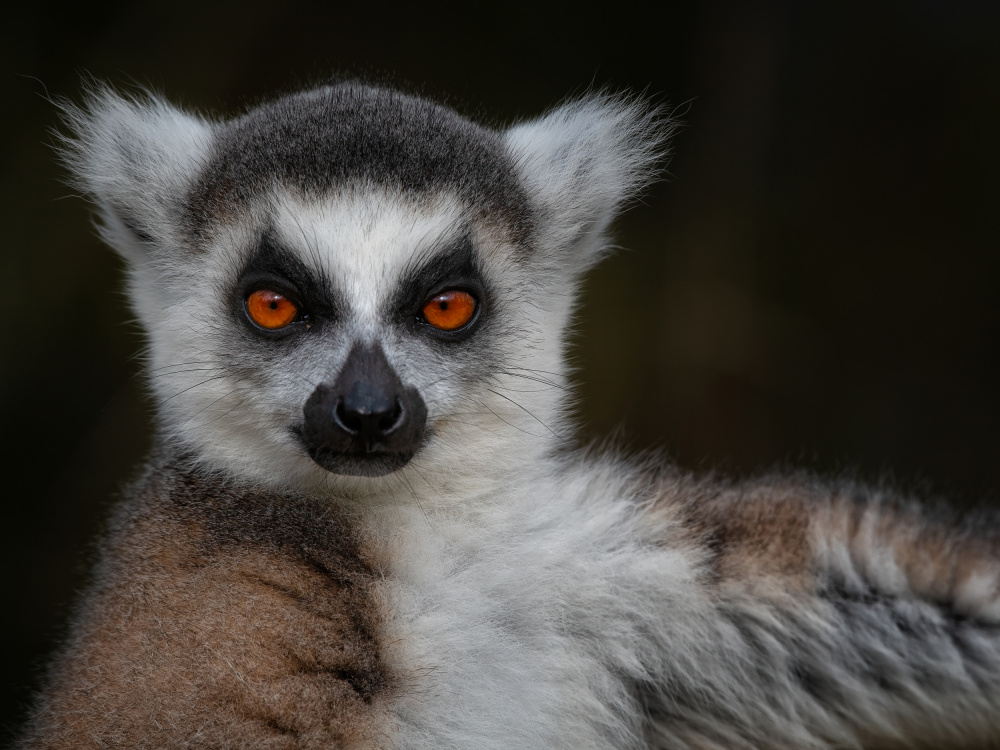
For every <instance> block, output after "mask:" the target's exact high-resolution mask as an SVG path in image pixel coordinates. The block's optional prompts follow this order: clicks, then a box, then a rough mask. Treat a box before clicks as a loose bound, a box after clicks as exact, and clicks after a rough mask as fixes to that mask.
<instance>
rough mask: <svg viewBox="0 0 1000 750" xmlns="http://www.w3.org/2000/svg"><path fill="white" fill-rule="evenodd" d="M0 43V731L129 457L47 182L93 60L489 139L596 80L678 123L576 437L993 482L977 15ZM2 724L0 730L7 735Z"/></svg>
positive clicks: (103, 324)
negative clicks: (352, 79) (453, 120)
mask: <svg viewBox="0 0 1000 750" xmlns="http://www.w3.org/2000/svg"><path fill="white" fill-rule="evenodd" d="M18 13H19V14H20V15H19V16H15V17H13V18H12V17H10V16H7V17H6V18H5V20H4V24H3V25H4V31H3V32H2V33H3V38H0V47H2V49H0V55H2V56H3V65H2V68H0V71H2V76H0V81H2V83H0V85H2V86H3V87H4V97H3V101H4V110H3V113H4V116H3V118H2V122H0V127H2V128H3V139H2V141H0V144H2V146H0V148H2V150H0V179H2V191H3V196H2V200H0V206H2V210H3V212H4V218H3V224H2V227H3V232H2V235H0V237H2V239H0V242H2V243H3V247H2V251H0V269H2V276H0V279H2V282H3V284H2V301H0V305H2V308H0V309H2V310H3V316H2V321H3V323H2V325H0V364H2V367H0V426H2V435H3V438H2V442H0V447H2V452H0V455H2V462H3V465H2V467H0V477H2V481H3V484H2V488H3V489H2V492H3V503H4V505H3V518H4V521H3V523H2V525H0V528H2V539H0V560H2V562H0V565H2V568H0V571H2V572H0V580H2V584H3V587H4V590H3V596H2V599H0V601H2V602H3V606H2V610H0V617H2V623H0V628H2V631H0V632H2V635H3V638H2V640H0V643H2V644H3V645H2V647H0V731H2V730H3V728H4V727H6V728H10V727H14V726H16V724H17V722H18V721H19V720H20V716H21V715H22V712H23V708H24V705H25V701H26V700H27V699H28V696H29V694H30V693H29V689H30V686H31V685H32V683H33V681H34V680H35V679H36V677H35V676H36V675H37V672H38V670H39V667H40V665H41V664H43V663H44V659H45V656H46V654H47V653H48V650H49V649H50V648H51V644H52V643H53V642H54V639H55V638H57V637H58V635H59V634H60V632H61V628H62V626H63V622H64V618H65V616H66V613H67V609H68V606H69V603H70V602H71V601H72V597H73V594H74V591H76V590H77V589H78V588H79V586H80V584H81V582H82V581H83V579H84V576H85V571H86V561H87V558H88V554H89V552H88V540H90V539H91V538H92V537H93V536H94V534H95V533H96V532H97V531H98V529H99V528H100V524H101V519H102V517H103V515H104V514H105V512H106V510H107V507H108V504H109V502H110V499H111V498H112V496H113V494H114V493H115V491H116V489H117V488H118V487H119V486H120V484H121V482H122V481H123V480H124V479H126V478H127V477H128V476H129V474H130V472H131V471H132V468H133V467H134V466H135V465H136V463H137V462H138V461H140V460H141V458H142V456H143V452H144V451H145V449H146V447H147V445H148V438H147V434H148V430H149V405H148V403H147V402H146V401H145V400H144V397H143V392H142V388H141V385H140V383H139V381H138V380H133V379H132V378H133V376H134V375H135V373H136V368H137V365H136V361H135V359H134V355H135V353H136V352H137V350H138V349H139V347H140V345H141V338H140V336H139V334H138V332H137V331H136V330H135V328H134V327H133V326H132V325H131V324H129V323H128V322H127V321H128V319H129V313H128V311H127V309H126V306H125V304H124V300H123V298H122V296H121V294H120V289H121V274H120V270H121V269H120V267H119V264H118V262H117V260H116V259H115V258H114V257H113V256H112V254H111V253H110V252H109V251H107V250H106V249H104V248H102V247H100V246H99V244H98V243H97V241H96V240H95V238H94V233H93V231H92V228H91V226H90V224H89V221H90V219H89V215H88V209H87V206H86V204H85V203H84V202H83V201H82V200H80V199H79V198H77V197H73V196H72V195H71V193H72V191H71V190H70V189H68V188H67V187H65V186H64V185H62V184H61V182H60V180H61V178H62V174H61V172H60V170H59V168H58V167H57V166H56V165H55V164H54V162H53V157H52V153H51V151H50V149H49V146H48V145H47V144H48V143H50V142H51V137H50V136H49V135H48V134H47V131H48V130H49V129H51V128H53V127H55V126H56V125H57V122H58V116H57V113H56V109H55V107H54V106H53V105H52V104H51V103H50V102H49V101H47V100H46V95H47V94H49V95H53V96H54V95H65V96H69V97H71V98H73V97H78V96H79V90H80V80H81V75H82V74H84V73H89V74H93V75H94V76H96V77H98V78H100V79H105V80H110V81H112V82H114V83H116V84H118V85H128V84H129V83H131V82H137V83H139V84H143V85H150V86H152V87H154V88H156V89H158V90H161V91H163V92H164V93H166V94H167V95H168V96H169V97H170V98H171V99H173V100H174V101H176V102H179V103H182V104H185V105H189V106H192V107H197V108H200V109H203V110H205V111H207V112H210V113H220V114H221V113H227V112H230V113H231V112H234V111H237V110H239V109H240V108H241V107H243V106H246V105H247V104H249V103H251V102H254V101H256V100H258V99H259V98H260V97H262V96H265V95H267V94H268V93H273V92H275V91H280V90H287V89H289V88H295V87H300V86H303V85H307V84H310V83H313V82H316V81H320V80H322V79H323V78H324V77H326V76H327V75H328V74H329V73H331V72H340V73H344V72H347V73H354V74H361V75H365V76H369V77H370V76H376V77H384V76H388V77H390V78H393V79H395V80H398V81H401V82H403V83H405V84H406V85H408V86H411V87H413V88H415V89H416V90H418V91H423V92H424V93H426V94H428V95H432V96H435V97H438V98H441V99H444V100H445V101H447V102H448V103H451V104H453V105H455V106H458V107H459V108H461V109H462V110H463V111H465V112H467V113H469V114H472V115H474V116H477V117H485V118H486V119H488V120H490V121H493V122H509V121H511V120H512V119H515V118H518V117H524V116H531V115H535V114H538V113H540V112H541V111H543V110H544V109H545V108H547V107H549V106H551V105H553V104H555V103H557V102H558V101H559V100H560V99H561V98H562V97H563V96H565V95H566V94H570V93H573V92H577V93H578V92H581V91H583V90H585V89H586V88H588V87H589V86H604V85H607V86H610V87H611V88H613V89H630V90H633V91H642V92H646V94H647V95H648V96H650V97H652V98H653V99H655V100H656V101H658V102H661V103H664V104H668V105H670V106H675V107H678V108H679V109H680V110H681V111H682V112H683V113H684V114H683V119H684V121H685V122H686V127H685V128H684V129H683V130H682V131H681V132H680V133H679V134H678V135H677V137H676V139H675V141H674V147H675V153H676V155H675V157H674V159H673V161H672V163H671V165H670V174H669V178H668V180H667V181H664V182H661V183H660V184H658V185H657V186H656V187H655V188H654V189H653V190H652V191H651V192H650V194H649V195H648V197H647V198H646V200H645V202H644V205H640V206H638V207H636V208H635V209H633V210H632V211H631V212H630V213H629V214H628V215H626V216H625V217H624V218H623V219H622V220H621V221H620V223H619V226H618V229H619V232H618V236H619V238H620V241H621V245H622V247H623V248H625V249H623V251H622V252H620V253H619V254H618V256H617V257H615V258H613V259H612V260H611V261H610V262H607V263H606V264H605V265H603V266H601V267H600V268H598V269H597V270H596V271H595V272H594V273H592V275H591V276H590V277H589V280H588V283H587V287H586V292H585V300H584V302H585V304H584V307H583V310H582V313H583V314H582V319H581V322H580V325H579V336H578V338H577V340H576V344H575V346H574V349H573V355H574V358H575V361H576V362H577V364H578V365H579V367H580V373H579V374H580V382H581V391H580V393H581V396H582V401H581V421H582V424H583V431H584V434H585V436H586V437H587V438H588V439H590V438H595V437H597V438H606V437H607V436H609V435H615V436H617V439H618V440H620V441H622V442H624V443H625V444H626V445H628V446H630V447H631V448H633V449H644V448H648V447H658V448H660V449H662V450H663V451H664V452H665V453H666V454H667V455H669V456H670V457H672V458H673V459H675V460H676V461H678V462H680V463H681V464H682V465H684V466H688V467H693V468H701V469H707V468H713V467H715V468H721V469H722V470H723V471H726V472H729V473H734V474H744V473H748V472H753V471H759V470H762V469H767V468H770V467H773V466H774V465H776V464H781V465H789V464H795V465H804V466H807V467H811V468H813V469H816V470H818V471H820V472H824V473H832V472H838V471H843V470H850V471H856V472H858V473H860V474H861V475H862V476H865V477H868V478H871V479H879V478H881V477H883V476H885V475H886V473H887V472H890V471H891V472H892V474H893V476H895V477H896V478H897V481H899V482H901V483H902V484H903V485H904V486H905V487H909V488H916V489H917V490H919V491H920V492H921V493H922V494H926V495H931V494H944V495H948V496H950V497H951V498H953V499H954V500H955V501H956V502H958V503H962V504H969V503H974V502H989V503H994V504H995V503H996V501H997V497H998V490H1000V463H998V461H997V456H998V455H1000V428H998V425H1000V377H998V376H1000V366H998V364H1000V356H998V355H1000V337H998V324H1000V304H998V300H997V284H998V282H1000V206H998V198H1000V191H998V189H997V179H998V174H1000V146H998V143H1000V4H998V3H996V2H982V3H967V2H961V1H960V0H900V1H898V2H894V1H892V0H860V1H859V0H836V1H835V0H816V1H812V2H787V3H783V4H782V3H772V4H768V3H746V2H725V1H724V0H718V1H713V0H698V1H693V2H688V3H685V4H674V5H668V4H663V5H661V6H659V7H658V8H657V13H658V14H662V18H663V19H664V20H660V18H653V17H650V15H649V12H647V11H641V10H639V9H638V8H629V7H627V6H625V5H624V4H621V3H609V4H606V5H603V6H596V5H595V6H593V7H590V6H585V5H579V4H578V5H573V6H566V7H562V8H560V7H557V6H554V5H519V4H517V3H507V4H495V5H493V4H491V5H489V6H479V5H473V4H469V5H452V6H441V5H439V6H434V7H429V6H422V5H418V4H416V3H414V4H412V5H409V6H407V7H393V6H388V5H385V4H382V3H369V4H364V3H361V4H351V5H346V4H344V5H341V4H338V3H325V4H321V3H318V2H295V1H294V0H286V1H285V2H274V1H272V0H249V2H243V3H230V4H226V3H212V2H199V3H191V2H176V3H172V4H166V3H156V4H153V3H138V2H117V3H115V2H105V3H101V4H85V3H79V4H76V5H75V6H72V7H71V6H66V7H65V8H57V7H55V6H52V5H49V4H46V3H39V2H36V3H34V4H31V5H26V7H22V8H21V10H20V11H18ZM0 736H2V735H0Z"/></svg>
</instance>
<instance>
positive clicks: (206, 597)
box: [21, 83, 1000, 749]
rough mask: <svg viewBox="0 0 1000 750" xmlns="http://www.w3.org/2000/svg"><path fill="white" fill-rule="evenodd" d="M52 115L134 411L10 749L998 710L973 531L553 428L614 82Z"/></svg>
mask: <svg viewBox="0 0 1000 750" xmlns="http://www.w3.org/2000/svg"><path fill="white" fill-rule="evenodd" d="M68 118H69V123H70V125H71V127H72V129H73V132H74V135H73V136H72V137H70V138H69V139H67V141H66V144H65V151H64V154H65V156H66V158H67V160H68V162H69V165H70V167H71V168H72V170H73V172H74V174H75V175H76V180H77V182H78V183H79V184H80V185H81V186H82V187H83V188H84V189H85V190H86V191H87V192H88V194H89V195H91V196H92V197H93V198H94V200H95V201H96V203H97V205H98V210H99V214H100V219H101V223H102V232H103V236H104V238H105V239H106V240H107V242H108V243H109V244H110V245H112V246H113V247H114V248H115V249H116V250H118V252H120V253H121V254H122V256H123V257H124V258H125V259H126V260H127V262H128V273H129V290H130V294H131V300H132V304H133V307H134V309H135V311H136V313H137V315H138V317H139V319H140V321H141V323H142V325H143V326H144V327H145V330H146V333H147V335H148V340H149V350H148V368H149V369H148V375H149V384H150V388H151V390H152V393H153V395H154V397H155V398H156V401H157V406H158V413H159V436H158V443H157V448H156V449H155V451H154V453H153V456H152V457H151V459H150V461H149V463H148V465H147V467H146V469H145V471H144V473H143V475H142V477H141V478H140V479H139V480H138V481H137V482H136V483H135V484H134V485H133V486H132V487H131V489H130V491H129V492H128V496H127V499H126V501H125V502H124V503H123V504H122V505H121V507H120V508H119V510H118V512H117V514H116V515H115V516H114V519H113V522H112V524H111V528H110V530H109V533H108V535H107V538H106V540H105V542H104V544H103V547H102V555H101V558H100V561H99V564H98V565H97V568H96V571H95V574H94V582H93V584H92V586H91V588H90V590H89V592H88V593H87V595H86V597H85V598H84V599H83V600H82V602H81V604H80V606H79V609H78V612H77V614H76V619H75V623H74V625H73V629H72V632H71V635H70V637H69V639H68V641H67V643H66V644H65V646H64V648H63V649H62V651H61V653H60V655H59V656H58V657H57V658H56V659H55V660H54V663H53V666H52V669H51V672H50V676H49V679H48V682H47V685H46V687H45V689H44V691H43V693H42V695H41V696H40V698H39V700H38V703H37V705H36V708H35V711H34V714H33V718H32V720H31V722H30V724H29V726H28V727H27V729H26V730H25V733H24V736H23V738H22V742H21V747H24V748H85V747H111V746H118V747H137V748H139V747H171V748H173V747H199V748H203V747H218V748H223V747H225V748H236V747H240V748H334V747H350V748H477V749H478V748H556V747H558V748H612V747H613V748H642V747H647V748H702V749H703V748H793V747H794V748H859V747H878V748H885V747H926V748H942V747H969V746H973V745H974V744H975V743H977V742H978V743H983V744H984V745H985V744H989V743H997V742H1000V596H998V581H1000V578H998V576H1000V549H998V544H997V537H996V534H995V527H993V528H991V527H990V526H989V525H988V524H985V523H982V522H979V523H976V522H973V521H965V522H961V523H960V522H957V521H954V522H945V521H936V522H932V521H931V520H929V519H928V518H926V517H925V514H924V513H923V512H922V511H920V510H918V508H917V507H916V506H915V505H913V504H911V503H908V502H904V501H902V500H900V499H898V498H893V497H890V496H888V495H887V494H886V493H884V492H882V491H880V490H876V489H872V488H868V487H865V486H861V485H858V484H851V483H847V482H841V483H839V484H833V485H830V484H823V483H820V482H818V481H816V480H814V479H813V478H811V477H808V476H805V475H801V476H772V477H768V478H764V479H760V480H756V481H751V482H745V483H735V484H734V483H723V482H719V481H716V480H709V479H704V478H698V477H695V476H691V475H688V474H685V473H683V472H680V471H678V470H676V469H673V468H671V467H669V466H659V467H657V466H650V465H643V464H641V463H637V462H630V461H628V460H624V459H622V458H619V457H615V456H612V455H601V454H598V453H595V452H589V451H582V452H580V451H572V450H569V449H567V448H566V446H567V440H568V428H567V420H566V417H565V415H566V399H567V391H566V386H567V369H566V365H565V363H564V359H563V350H564V346H565V338H564V336H565V331H566V328H567V325H568V324H569V321H570V317H571V313H572V310H573V304H574V292H575V289H576V287H577V284H578V282H579V280H580V277H581V275H582V274H583V273H584V272H585V271H586V270H587V269H588V268H590V267H591V266H592V265H593V263H594V262H595V261H596V260H598V259H599V258H600V257H601V255H602V252H603V251H604V249H605V247H606V244H607V240H606V230H607V228H608V224H609V222H610V221H611V220H612V218H613V217H614V215H615V213H616V211H618V210H619V209H620V208H621V207H622V206H623V205H624V204H625V203H627V202H628V201H629V200H630V199H633V198H634V197H635V196H636V194H637V192H638V191H639V190H641V189H642V188H643V187H644V186H645V185H646V184H647V183H648V182H649V180H650V179H651V177H652V176H653V173H654V171H655V164H656V162H657V160H658V158H659V156H660V155H661V153H662V146H663V137H664V135H665V132H666V130H667V129H669V124H668V123H664V122H663V121H662V120H660V119H658V118H657V116H656V113H655V112H653V111H651V110H650V109H649V108H648V107H646V106H645V105H643V104H642V103H641V102H638V101H636V100H633V99H628V98H621V97H609V96H602V95H596V96H589V97H585V98H582V99H580V100H577V101H573V102H570V103H568V104H566V105H564V106H562V107H560V108H558V109H556V110H555V111H553V112H551V113H550V114H548V115H546V116H544V117H541V118H540V119H537V120H534V121H530V122H524V123H521V124H518V125H515V126H513V127H511V128H509V129H505V130H495V129H491V128H488V127H483V126H481V125H478V124H475V123H473V122H470V121H469V120H467V119H464V118H463V117H461V116H459V115H458V114H456V113H455V112H453V111H451V110H449V109H446V108H444V107H442V106H438V105H436V104H433V103H431V102H429V101H426V100H424V99H421V98H416V97H413V96H408V95H404V94H402V93H399V92H396V91H393V90H387V89H381V88H372V87H369V86H365V85H361V84H356V83H344V84H340V85H335V86H326V87H322V88H317V89H313V90H309V91H305V92H303V93H299V94H296V95H292V96H286V97H284V98H281V99H278V100H276V101H273V102H270V103H267V104H264V105H262V106H259V107H256V108H254V109H251V110H250V111H248V112H246V113H245V114H243V115H241V116H238V117H235V118H233V119H230V120H222V121H215V120H207V119H203V118H201V117H198V116H193V115H190V114H187V113H184V112H181V111H179V110H177V109H175V108H173V107H171V106H170V105H168V104H166V103H165V102H164V101H162V100H160V99H158V98H156V97H152V96H142V97H138V98H125V97H121V96H119V95H117V94H115V93H113V92H112V91H110V90H100V91H97V92H96V93H94V94H93V95H92V96H91V97H90V98H89V100H88V102H87V104H86V105H85V106H84V107H83V108H76V109H70V110H69V116H68Z"/></svg>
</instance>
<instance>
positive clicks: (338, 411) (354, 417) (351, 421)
mask: <svg viewBox="0 0 1000 750" xmlns="http://www.w3.org/2000/svg"><path fill="white" fill-rule="evenodd" d="M333 419H334V421H335V422H336V423H337V426H338V427H340V428H341V429H342V430H344V432H349V433H351V434H352V435H355V434H357V433H359V432H361V427H362V423H361V415H360V414H359V413H358V412H356V411H349V410H347V409H345V408H344V399H342V398H341V399H337V406H336V407H335V408H334V410H333Z"/></svg>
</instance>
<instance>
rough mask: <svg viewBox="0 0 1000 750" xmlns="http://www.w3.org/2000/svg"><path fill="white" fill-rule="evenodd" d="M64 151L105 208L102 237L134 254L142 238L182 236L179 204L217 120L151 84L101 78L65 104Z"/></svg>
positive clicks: (162, 240) (80, 183) (81, 183)
mask: <svg viewBox="0 0 1000 750" xmlns="http://www.w3.org/2000/svg"><path fill="white" fill-rule="evenodd" d="M63 114H64V122H65V123H66V125H67V126H68V127H69V129H70V131H71V134H70V135H69V136H60V147H61V156H62V159H63V161H64V162H65V163H66V165H67V166H68V167H69V169H70V171H71V172H72V174H73V184H74V185H75V186H76V187H78V188H79V189H81V190H83V191H85V192H86V193H87V194H88V195H89V196H90V197H92V198H93V199H94V200H95V201H96V203H97V204H98V207H99V217H100V220H101V223H102V227H101V229H102V236H103V237H104V239H105V240H106V241H107V242H108V243H109V244H110V245H112V246H113V247H114V248H115V249H116V250H118V252H120V253H121V254H122V255H123V256H125V257H126V258H127V259H129V260H136V259H137V258H136V253H137V252H139V248H140V247H141V246H142V245H143V244H147V243H150V242H152V243H156V244H169V243H171V242H172V241H176V240H177V221H178V217H179V211H178V208H179V206H180V202H181V201H182V200H183V197H184V194H185V192H186V188H187V187H188V185H189V184H190V180H191V179H192V178H193V176H194V174H195V173H196V172H197V165H198V163H199V161H200V160H201V159H202V158H203V157H204V155H205V153H206V151H207V149H208V145H209V141H210V137H211V130H212V128H211V125H210V124H209V123H208V122H207V121H205V120H203V119H201V118H199V117H196V116H192V115H189V114H186V113H184V112H182V111H180V110H179V109H177V108H175V107H173V106H171V105H170V104H168V103H167V102H165V101H164V100H163V99H161V98H159V97H158V96H156V95H155V94H153V93H151V92H148V91H145V92H141V93H140V94H138V95H137V96H134V97H126V96H122V95H121V94H119V93H117V92H115V91H114V90H112V89H111V88H110V87H107V86H103V85H95V86H94V87H93V88H91V90H90V91H89V92H88V94H87V97H86V99H85V101H84V103H83V105H82V106H76V105H73V104H69V103H63Z"/></svg>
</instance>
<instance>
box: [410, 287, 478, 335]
mask: <svg viewBox="0 0 1000 750" xmlns="http://www.w3.org/2000/svg"><path fill="white" fill-rule="evenodd" d="M475 312H476V298H475V297H473V296H472V295H471V294H469V293H468V292H460V291H458V290H457V289H453V290H451V291H449V292H441V294H439V295H438V296H436V297H435V298H434V299H432V300H431V301H430V302H428V303H427V304H426V305H424V309H423V314H424V320H426V321H427V322H428V323H429V324H430V325H432V326H434V327H435V328H437V329H439V330H441V331H456V330H458V329H459V328H461V327H462V326H464V325H465V324H466V323H468V322H469V321H470V320H472V316H473V315H474V314H475Z"/></svg>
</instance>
